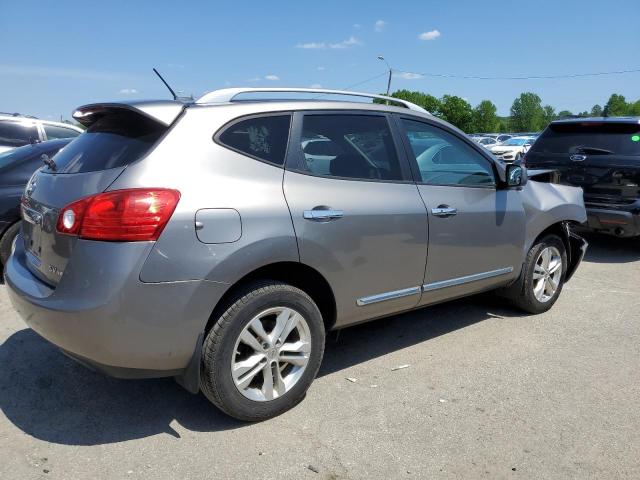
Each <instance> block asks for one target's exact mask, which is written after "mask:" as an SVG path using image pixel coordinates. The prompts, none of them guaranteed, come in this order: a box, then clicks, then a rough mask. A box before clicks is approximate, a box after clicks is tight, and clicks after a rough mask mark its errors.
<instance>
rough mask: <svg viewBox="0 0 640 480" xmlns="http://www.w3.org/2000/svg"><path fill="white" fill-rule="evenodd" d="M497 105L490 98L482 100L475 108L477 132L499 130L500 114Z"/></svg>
mask: <svg viewBox="0 0 640 480" xmlns="http://www.w3.org/2000/svg"><path fill="white" fill-rule="evenodd" d="M496 111H497V109H496V106H495V105H494V104H493V102H491V101H490V100H483V101H481V102H480V103H479V104H478V105H477V106H476V108H474V109H473V122H474V127H475V131H477V132H485V133H488V132H495V131H497V130H498V123H499V120H498V115H496Z"/></svg>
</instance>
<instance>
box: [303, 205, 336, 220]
mask: <svg viewBox="0 0 640 480" xmlns="http://www.w3.org/2000/svg"><path fill="white" fill-rule="evenodd" d="M302 216H303V218H304V219H305V220H312V221H314V222H330V221H332V220H338V219H339V218H342V217H343V216H344V212H343V211H342V210H334V209H332V208H327V209H318V210H316V209H315V208H314V209H313V210H305V211H304V212H303V214H302Z"/></svg>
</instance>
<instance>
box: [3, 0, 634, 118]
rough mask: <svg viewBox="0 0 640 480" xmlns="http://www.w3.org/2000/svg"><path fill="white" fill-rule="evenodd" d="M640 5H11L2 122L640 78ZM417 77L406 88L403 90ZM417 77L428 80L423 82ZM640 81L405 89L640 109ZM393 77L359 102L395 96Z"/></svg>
mask: <svg viewBox="0 0 640 480" xmlns="http://www.w3.org/2000/svg"><path fill="white" fill-rule="evenodd" d="M639 18H640V3H639V2H638V1H637V0H610V1H608V2H605V1H600V0H590V1H586V0H582V1H574V0H562V1H559V0H554V1H547V0H538V1H535V2H530V3H529V5H528V6H526V4H525V3H524V2H513V1H484V2H478V1H451V0H449V1H445V0H437V1H436V0H422V1H417V0H416V1H410V0H405V1H395V2H390V1H389V0H387V1H378V0H368V1H346V0H343V1H339V0H322V1H316V2H311V1H304V0H297V1H286V2H285V1H277V0H272V1H268V2H267V1H262V2H257V1H256V2H254V1H245V2H238V1H236V2H213V1H211V2H195V1H192V2H189V1H186V0H183V1H181V2H168V1H159V0H156V1H146V0H137V1H132V0H129V1H117V0H114V1H86V0H85V1H66V0H57V1H31V0H20V1H17V0H0V111H19V112H23V113H30V114H34V115H37V116H40V117H42V118H59V117H60V115H63V116H65V117H66V118H68V117H69V115H70V112H71V111H72V110H73V109H74V107H76V106H78V105H81V104H83V103H90V102H94V101H104V100H123V99H131V98H167V95H168V94H167V92H166V90H164V87H163V86H162V85H161V84H160V82H159V81H158V80H157V78H155V76H154V75H153V73H152V71H151V68H152V67H154V66H155V67H157V68H158V69H159V70H160V71H161V72H162V73H163V74H164V75H165V77H166V78H167V80H168V81H169V83H170V84H172V85H173V86H174V88H175V89H178V90H182V91H183V92H184V93H186V94H189V93H193V94H195V95H199V94H202V93H203V92H204V91H207V90H213V89H215V88H221V87H225V86H267V85H268V86H304V87H307V86H311V85H321V86H323V87H327V88H344V87H348V86H351V85H353V84H356V83H358V82H361V81H363V80H366V79H369V78H371V77H375V76H376V75H380V74H383V73H384V71H385V69H386V66H385V65H384V64H383V63H382V62H381V61H379V60H377V58H376V57H377V55H379V54H383V55H384V56H385V57H386V58H387V59H388V61H389V63H390V64H391V66H392V67H393V68H394V69H397V70H402V71H406V72H414V73H446V74H453V75H462V76H465V75H472V76H494V77H495V76H498V77H503V76H528V75H554V74H572V73H583V72H599V71H614V70H623V69H632V68H640V58H639V56H638V53H639V51H640V28H638V25H639V23H638V19H639ZM403 76H404V77H406V78H403ZM411 77H415V78H411ZM639 86H640V73H632V74H626V75H612V76H601V77H589V78H579V79H555V80H465V79H451V78H432V77H426V76H419V75H407V74H404V75H401V74H398V75H396V76H395V77H394V79H393V84H392V90H395V89H398V88H407V89H412V90H421V91H424V92H428V93H431V94H432V95H436V96H441V95H443V94H445V93H449V94H454V95H459V96H461V97H464V98H466V99H467V100H468V101H469V102H470V103H471V104H472V105H476V104H477V103H478V102H480V101H481V100H483V99H490V100H492V101H493V102H494V103H496V105H497V106H498V112H499V113H500V114H508V111H509V107H510V106H511V103H512V102H513V99H514V98H515V97H516V96H517V95H519V94H520V93H521V92H524V91H533V92H536V93H538V94H539V95H540V96H541V97H542V99H543V102H544V103H548V104H551V105H553V106H554V107H556V109H557V110H562V109H568V110H571V111H574V112H576V111H580V110H586V109H590V108H591V106H592V105H593V104H595V103H599V104H603V103H604V102H606V99H607V98H608V96H609V95H610V94H611V93H612V92H618V93H621V94H623V95H625V96H626V97H627V99H633V100H637V99H639V98H640V88H639ZM385 88H386V78H385V77H384V75H382V76H380V77H379V78H376V79H375V80H372V81H369V82H365V83H362V84H361V85H358V86H357V87H355V88H354V89H355V90H361V91H370V92H382V91H384V90H385Z"/></svg>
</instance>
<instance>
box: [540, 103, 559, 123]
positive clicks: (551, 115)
mask: <svg viewBox="0 0 640 480" xmlns="http://www.w3.org/2000/svg"><path fill="white" fill-rule="evenodd" d="M543 110H544V126H545V127H546V126H547V125H549V123H551V122H553V121H554V120H555V119H556V118H557V117H556V109H555V108H553V107H552V106H551V105H545V106H544V109H543Z"/></svg>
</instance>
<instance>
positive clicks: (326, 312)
mask: <svg viewBox="0 0 640 480" xmlns="http://www.w3.org/2000/svg"><path fill="white" fill-rule="evenodd" d="M258 280H277V281H281V282H284V283H288V284H289V285H292V286H294V287H297V288H299V289H300V290H302V291H304V292H305V293H307V295H309V296H310V297H311V298H312V299H313V301H314V302H315V304H316V305H317V306H318V309H319V310H320V313H321V314H322V319H323V321H324V325H325V330H326V331H329V330H331V329H333V327H334V325H335V323H336V317H337V311H336V301H335V296H334V294H333V290H332V288H331V286H330V285H329V282H327V280H326V279H325V278H324V276H323V275H322V274H321V273H320V272H318V271H317V270H316V269H314V268H312V267H310V266H309V265H306V264H304V263H301V262H290V261H282V262H275V263H270V264H267V265H263V266H261V267H259V268H256V269H255V270H252V271H251V272H249V273H247V274H245V275H244V276H243V277H242V278H240V279H239V280H237V281H236V282H234V283H233V284H232V285H231V286H230V287H229V288H228V289H227V291H226V292H225V293H224V295H223V296H222V298H221V299H220V300H219V301H218V302H217V304H216V306H215V308H214V309H213V311H212V312H211V315H210V317H209V320H208V322H207V325H206V328H205V335H206V334H207V333H208V332H209V330H210V329H211V327H212V326H213V324H214V323H215V321H216V319H217V318H218V317H219V316H220V315H222V313H223V312H224V311H225V310H226V309H227V308H228V307H229V306H230V304H231V303H233V302H234V301H235V300H236V299H237V296H238V293H239V292H240V291H241V290H242V289H243V288H244V287H245V286H246V285H248V284H250V283H252V282H255V281H258Z"/></svg>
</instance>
